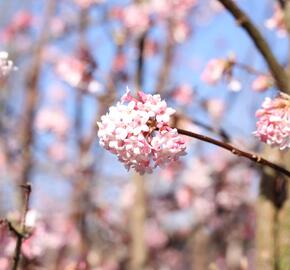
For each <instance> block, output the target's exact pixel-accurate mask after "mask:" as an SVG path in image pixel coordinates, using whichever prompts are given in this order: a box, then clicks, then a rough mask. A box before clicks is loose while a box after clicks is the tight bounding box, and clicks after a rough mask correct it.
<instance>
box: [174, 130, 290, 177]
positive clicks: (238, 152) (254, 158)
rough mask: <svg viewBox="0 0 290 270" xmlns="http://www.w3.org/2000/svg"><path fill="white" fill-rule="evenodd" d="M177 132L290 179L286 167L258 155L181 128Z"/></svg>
mask: <svg viewBox="0 0 290 270" xmlns="http://www.w3.org/2000/svg"><path fill="white" fill-rule="evenodd" d="M177 131H178V133H179V134H182V135H186V136H189V137H192V138H195V139H198V140H201V141H204V142H208V143H210V144H214V145H217V146H219V147H221V148H223V149H226V150H228V151H230V152H231V153H233V154H234V155H237V156H240V157H245V158H247V159H250V160H252V161H254V162H256V163H258V164H260V165H264V166H267V167H270V168H272V169H274V170H276V171H278V172H280V173H282V174H284V175H286V176H288V177H290V171H288V170H287V169H285V168H284V167H282V166H279V165H277V164H275V163H273V162H271V161H269V160H266V159H264V158H262V157H260V156H258V155H256V154H253V153H249V152H246V151H243V150H240V149H238V148H236V147H235V146H232V145H231V144H228V143H225V142H221V141H218V140H216V139H213V138H210V137H208V136H205V135H201V134H197V133H194V132H190V131H187V130H183V129H179V128H177Z"/></svg>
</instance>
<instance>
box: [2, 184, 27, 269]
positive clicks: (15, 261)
mask: <svg viewBox="0 0 290 270" xmlns="http://www.w3.org/2000/svg"><path fill="white" fill-rule="evenodd" d="M21 187H22V188H23V190H24V205H23V210H22V215H21V220H20V229H19V230H18V229H17V228H15V227H14V225H13V224H12V223H11V222H7V223H8V227H9V229H10V230H11V231H12V232H13V233H14V235H15V236H16V239H17V240H16V246H15V250H14V258H13V265H12V268H11V269H12V270H17V268H18V265H19V261H20V257H21V246H22V242H23V239H24V238H25V236H26V228H25V219H26V215H27V212H28V208H29V198H30V194H31V185H30V184H25V185H21Z"/></svg>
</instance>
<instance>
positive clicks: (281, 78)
mask: <svg viewBox="0 0 290 270" xmlns="http://www.w3.org/2000/svg"><path fill="white" fill-rule="evenodd" d="M218 1H219V2H220V3H221V4H222V5H223V6H224V7H225V8H226V9H227V10H228V11H229V12H230V13H231V14H232V15H233V17H234V18H235V19H236V20H237V23H238V24H239V25H240V26H241V27H242V28H244V30H245V31H246V32H247V33H248V34H249V36H250V37H251V39H252V40H253V42H254V43H255V45H256V47H257V49H258V50H259V51H260V53H261V54H262V56H263V57H264V59H265V61H266V62H267V64H268V67H269V69H270V71H271V73H272V74H273V77H274V79H275V81H276V84H277V87H278V88H279V90H280V91H282V92H289V90H288V89H289V86H288V78H287V74H286V72H285V71H284V69H283V67H282V66H281V65H280V64H279V63H278V61H277V59H276V57H275V56H274V54H273V52H272V50H271V48H270V46H269V44H268V43H267V41H266V40H265V39H264V37H263V36H262V34H261V32H260V31H259V30H258V28H257V27H256V26H255V25H254V23H253V22H252V21H251V19H250V18H249V17H248V16H247V14H246V13H244V12H243V11H242V10H241V9H240V8H239V7H238V6H237V4H236V3H235V2H233V1H232V0H218Z"/></svg>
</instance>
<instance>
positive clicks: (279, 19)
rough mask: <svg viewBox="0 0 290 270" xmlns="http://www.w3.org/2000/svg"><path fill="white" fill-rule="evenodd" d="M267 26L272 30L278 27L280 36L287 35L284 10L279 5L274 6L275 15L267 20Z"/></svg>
mask: <svg viewBox="0 0 290 270" xmlns="http://www.w3.org/2000/svg"><path fill="white" fill-rule="evenodd" d="M265 26H266V27H267V28H268V29H270V30H275V29H276V30H277V33H278V36H280V37H285V36H286V35H287V31H286V24H285V18H284V12H283V10H282V9H281V8H280V6H279V5H275V6H274V13H273V16H272V17H271V18H269V19H268V20H266V22H265Z"/></svg>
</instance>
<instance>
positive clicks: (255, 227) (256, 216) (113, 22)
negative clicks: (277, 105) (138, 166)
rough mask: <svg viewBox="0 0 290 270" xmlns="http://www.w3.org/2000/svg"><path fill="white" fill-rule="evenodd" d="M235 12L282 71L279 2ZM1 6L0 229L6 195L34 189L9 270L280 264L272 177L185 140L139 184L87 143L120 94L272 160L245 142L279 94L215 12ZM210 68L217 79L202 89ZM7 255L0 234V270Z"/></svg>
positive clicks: (284, 228)
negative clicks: (143, 97)
mask: <svg viewBox="0 0 290 270" xmlns="http://www.w3.org/2000/svg"><path fill="white" fill-rule="evenodd" d="M236 2H237V4H238V5H239V6H240V7H241V8H242V9H243V10H245V11H246V12H247V13H248V14H249V16H250V17H251V18H252V20H253V22H254V23H255V24H256V25H257V26H258V28H259V29H260V30H261V31H262V33H263V35H264V36H265V38H266V39H267V40H268V41H269V43H270V45H271V48H272V49H273V51H274V53H275V55H276V56H277V58H278V60H279V62H280V63H282V65H286V64H287V61H288V56H287V55H288V39H287V37H286V34H285V30H284V29H283V25H282V26H281V25H279V24H275V22H276V21H277V18H278V19H279V14H278V13H279V6H278V2H279V1H274V0H264V1H258V0H256V1H252V0H237V1H236ZM0 10H1V11H2V12H1V15H0V50H2V51H7V52H8V53H9V57H10V59H12V60H13V62H14V64H15V66H17V70H13V71H12V72H11V73H10V75H9V76H8V77H5V78H4V77H3V78H1V77H0V110H1V113H0V218H1V219H3V220H4V219H8V220H10V221H11V222H17V221H18V220H19V218H20V215H21V211H22V210H21V209H22V206H23V203H24V198H23V190H22V189H21V188H20V185H23V184H26V183H31V185H32V193H31V198H30V205H29V211H28V213H27V217H26V226H27V227H28V228H29V237H28V238H27V239H26V240H25V241H24V242H23V244H22V259H21V262H20V269H51V270H52V269H57V270H72V269H76V270H86V269H94V270H119V269H120V270H121V269H131V270H141V269H146V270H149V269H150V270H171V269H172V270H188V269H192V270H203V269H210V270H215V269H241V270H245V269H263V270H268V269H269V270H272V269H273V270H274V269H275V270H277V269H290V253H289V252H290V239H289V228H290V216H289V214H288V212H289V211H290V205H289V202H288V201H287V189H288V188H287V183H286V179H284V178H283V177H282V176H279V175H277V174H276V173H274V172H273V171H271V170H268V169H267V170H265V169H264V168H261V167H257V166H256V164H253V163H251V162H249V161H247V160H245V159H243V158H238V157H236V156H234V155H231V153H227V152H225V151H224V150H222V149H218V148H217V147H215V146H211V145H208V144H206V143H204V142H200V141H197V140H195V139H190V138H186V140H187V155H186V156H185V157H182V158H181V159H180V160H179V161H178V162H175V163H173V164H170V166H168V167H167V168H162V169H160V168H159V169H156V170H155V171H154V173H153V174H148V175H144V176H139V175H137V174H136V173H134V172H132V171H130V172H128V171H127V170H126V169H125V168H124V166H123V164H121V163H120V162H118V160H117V158H116V157H115V156H113V155H112V154H110V153H109V152H107V151H105V150H104V149H103V148H101V147H100V146H99V143H98V138H97V125H96V122H97V121H98V120H99V119H100V117H101V115H103V114H104V113H106V111H107V110H108V108H109V107H110V106H111V105H113V104H115V103H116V102H117V101H118V100H119V99H120V97H121V96H122V95H123V94H124V93H125V90H126V87H127V86H128V87H129V88H131V89H132V90H133V91H136V90H141V89H142V90H143V91H144V92H145V93H151V94H155V93H158V94H160V95H161V96H162V98H163V99H165V100H166V102H167V104H169V105H170V106H171V107H173V108H175V109H176V111H177V112H176V114H175V116H174V119H172V120H173V124H174V125H175V126H176V127H180V128H183V129H186V130H191V131H195V132H198V133H201V134H206V135H208V136H211V137H214V138H216V139H219V140H221V141H224V142H231V143H232V144H234V145H237V146H238V147H240V148H242V149H247V150H249V151H254V152H261V153H262V155H263V156H265V157H268V158H269V159H271V160H272V161H281V160H284V161H285V162H286V160H287V159H286V157H285V156H281V155H284V154H283V153H282V154H280V153H277V152H276V151H275V150H273V149H267V148H266V147H264V146H263V145H262V144H261V143H260V142H259V141H258V139H256V138H255V136H254V135H253V134H252V133H253V131H254V130H255V123H256V118H255V112H256V110H257V109H258V108H259V107H260V106H261V103H262V101H263V100H264V98H265V96H269V97H273V96H275V95H276V94H277V92H276V89H275V88H272V85H273V84H272V83H271V78H270V76H269V72H268V70H267V66H266V64H265V62H264V60H263V58H262V57H261V56H260V54H259V53H258V52H257V50H256V48H255V46H254V45H253V43H252V41H251V40H250V38H249V37H248V36H247V35H246V33H245V32H244V30H243V29H241V28H240V27H239V25H238V23H237V22H235V21H234V20H233V18H232V17H231V15H230V14H229V13H228V12H227V11H226V10H224V8H223V7H222V6H221V5H220V4H219V2H218V1H216V0H203V1H201V0H135V1H130V0H38V1H32V0H21V1H20V0H10V1H4V0H0ZM275 20H276V21H275ZM210 63H211V64H210ZM218 63H219V64H221V63H222V64H225V63H226V64H227V68H224V70H223V71H222V72H221V73H222V75H221V76H220V77H219V78H209V77H210V76H211V75H212V73H214V72H217V73H218V74H219V71H216V69H215V68H216V66H218ZM222 66H223V65H222ZM217 69H218V68H217ZM212 76H214V75H212ZM261 76H262V77H263V76H264V78H266V79H268V81H267V83H266V84H265V83H264V84H262V86H261V82H260V81H257V80H259V79H260V80H261ZM217 77H218V76H217ZM259 82H260V84H259ZM285 164H287V163H285ZM288 164H289V162H288ZM14 249H15V237H14V236H13V234H12V233H11V232H10V231H9V229H8V228H7V226H5V225H1V224H0V270H6V269H11V266H10V265H11V262H12V258H13V254H14Z"/></svg>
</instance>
